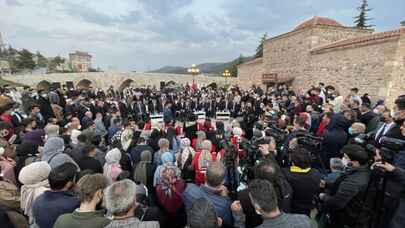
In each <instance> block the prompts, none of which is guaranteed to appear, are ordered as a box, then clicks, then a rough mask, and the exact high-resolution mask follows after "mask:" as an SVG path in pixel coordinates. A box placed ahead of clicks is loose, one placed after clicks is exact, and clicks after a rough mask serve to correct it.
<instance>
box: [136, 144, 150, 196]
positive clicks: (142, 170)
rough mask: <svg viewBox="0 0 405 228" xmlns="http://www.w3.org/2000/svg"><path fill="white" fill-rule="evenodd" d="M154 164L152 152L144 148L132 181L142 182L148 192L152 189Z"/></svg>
mask: <svg viewBox="0 0 405 228" xmlns="http://www.w3.org/2000/svg"><path fill="white" fill-rule="evenodd" d="M153 175H154V166H153V164H152V152H150V151H149V150H144V151H142V153H141V161H140V162H139V163H138V165H137V166H136V169H135V172H134V181H135V182H136V183H137V184H139V183H141V184H143V185H145V186H146V188H147V189H148V192H149V193H150V192H152V191H153Z"/></svg>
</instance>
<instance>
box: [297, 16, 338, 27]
mask: <svg viewBox="0 0 405 228" xmlns="http://www.w3.org/2000/svg"><path fill="white" fill-rule="evenodd" d="M314 25H329V26H339V27H344V26H343V25H342V24H340V23H339V22H337V21H335V20H333V19H330V18H326V17H317V16H315V17H313V18H311V19H309V20H307V21H305V22H303V23H301V24H300V25H298V26H297V27H295V29H294V30H298V29H302V28H306V27H310V26H314Z"/></svg>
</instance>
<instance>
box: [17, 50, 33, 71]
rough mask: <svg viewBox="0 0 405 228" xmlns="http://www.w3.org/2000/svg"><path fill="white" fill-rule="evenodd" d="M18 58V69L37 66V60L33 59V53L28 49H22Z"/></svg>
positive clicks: (31, 68) (29, 68) (30, 68)
mask: <svg viewBox="0 0 405 228" xmlns="http://www.w3.org/2000/svg"><path fill="white" fill-rule="evenodd" d="M18 54H19V56H18V58H17V69H18V70H24V69H28V70H33V69H34V68H35V62H34V60H33V58H32V57H33V54H32V53H31V52H30V51H28V50H27V49H23V50H22V51H20V52H19V53H18Z"/></svg>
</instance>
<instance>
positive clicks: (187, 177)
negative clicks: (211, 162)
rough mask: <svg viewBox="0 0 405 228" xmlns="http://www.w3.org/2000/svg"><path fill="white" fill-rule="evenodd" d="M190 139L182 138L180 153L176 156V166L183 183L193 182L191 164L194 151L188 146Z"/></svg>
mask: <svg viewBox="0 0 405 228" xmlns="http://www.w3.org/2000/svg"><path fill="white" fill-rule="evenodd" d="M190 144H191V143H190V139H188V138H183V139H181V141H180V148H181V153H179V154H178V156H177V157H178V158H177V165H178V167H179V169H180V170H181V176H182V178H183V180H184V181H186V182H188V183H190V182H194V178H195V172H194V170H193V167H192V166H191V163H192V161H193V158H194V155H195V151H194V149H193V148H192V147H191V145H190Z"/></svg>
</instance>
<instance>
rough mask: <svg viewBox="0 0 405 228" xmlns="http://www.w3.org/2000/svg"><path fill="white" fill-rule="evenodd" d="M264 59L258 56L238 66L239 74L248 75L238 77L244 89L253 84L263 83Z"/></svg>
mask: <svg viewBox="0 0 405 228" xmlns="http://www.w3.org/2000/svg"><path fill="white" fill-rule="evenodd" d="M262 65H263V60H262V58H258V59H255V60H252V61H250V62H248V63H245V64H242V65H240V66H239V67H238V74H242V75H246V77H238V84H239V86H240V87H241V88H243V89H249V88H251V87H252V85H258V86H260V85H261V80H262V76H263V73H264V71H263V70H264V69H263V66H262Z"/></svg>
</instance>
